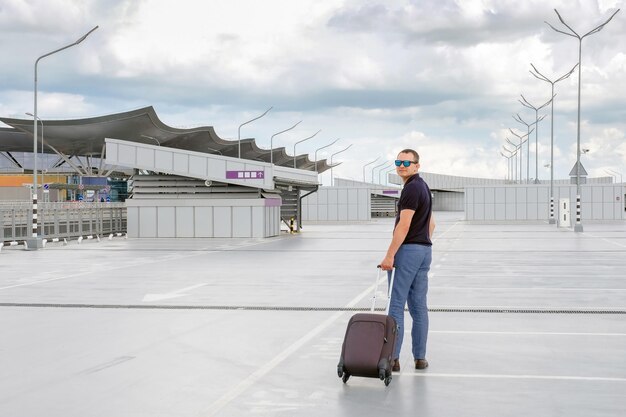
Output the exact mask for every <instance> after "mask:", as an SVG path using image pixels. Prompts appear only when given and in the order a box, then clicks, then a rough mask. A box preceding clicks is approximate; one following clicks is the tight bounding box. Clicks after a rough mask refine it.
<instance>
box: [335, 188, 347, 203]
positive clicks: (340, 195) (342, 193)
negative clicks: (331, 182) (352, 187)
mask: <svg viewBox="0 0 626 417" xmlns="http://www.w3.org/2000/svg"><path fill="white" fill-rule="evenodd" d="M337 204H348V190H347V189H345V188H344V189H340V190H337Z"/></svg>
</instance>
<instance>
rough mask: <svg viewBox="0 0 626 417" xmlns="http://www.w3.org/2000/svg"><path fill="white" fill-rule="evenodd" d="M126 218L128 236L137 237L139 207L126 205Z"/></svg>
mask: <svg viewBox="0 0 626 417" xmlns="http://www.w3.org/2000/svg"><path fill="white" fill-rule="evenodd" d="M126 219H127V220H126V222H127V228H126V232H127V233H128V237H135V238H136V237H139V207H128V208H127V209H126Z"/></svg>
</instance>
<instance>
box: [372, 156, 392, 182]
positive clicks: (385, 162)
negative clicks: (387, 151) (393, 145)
mask: <svg viewBox="0 0 626 417" xmlns="http://www.w3.org/2000/svg"><path fill="white" fill-rule="evenodd" d="M388 162H389V161H384V162H383V163H382V164H380V165H376V166H375V167H374V168H372V184H375V183H374V170H375V169H376V168H380V167H382V166H383V165H387V163H388ZM379 182H380V181H379Z"/></svg>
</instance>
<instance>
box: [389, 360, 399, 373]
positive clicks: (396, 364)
mask: <svg viewBox="0 0 626 417" xmlns="http://www.w3.org/2000/svg"><path fill="white" fill-rule="evenodd" d="M391 371H392V372H400V359H399V358H398V359H394V361H393V367H392V368H391Z"/></svg>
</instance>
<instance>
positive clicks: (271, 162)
mask: <svg viewBox="0 0 626 417" xmlns="http://www.w3.org/2000/svg"><path fill="white" fill-rule="evenodd" d="M300 123H302V120H300V121H299V122H298V123H296V124H295V125H293V126H291V127H290V128H289V129H285V130H281V131H280V132H278V133H274V134H273V135H272V137H271V138H270V164H274V136H278V135H280V134H282V133H285V132H289V131H290V130H291V129H293V128H294V127H296V126H298V125H299V124H300Z"/></svg>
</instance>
